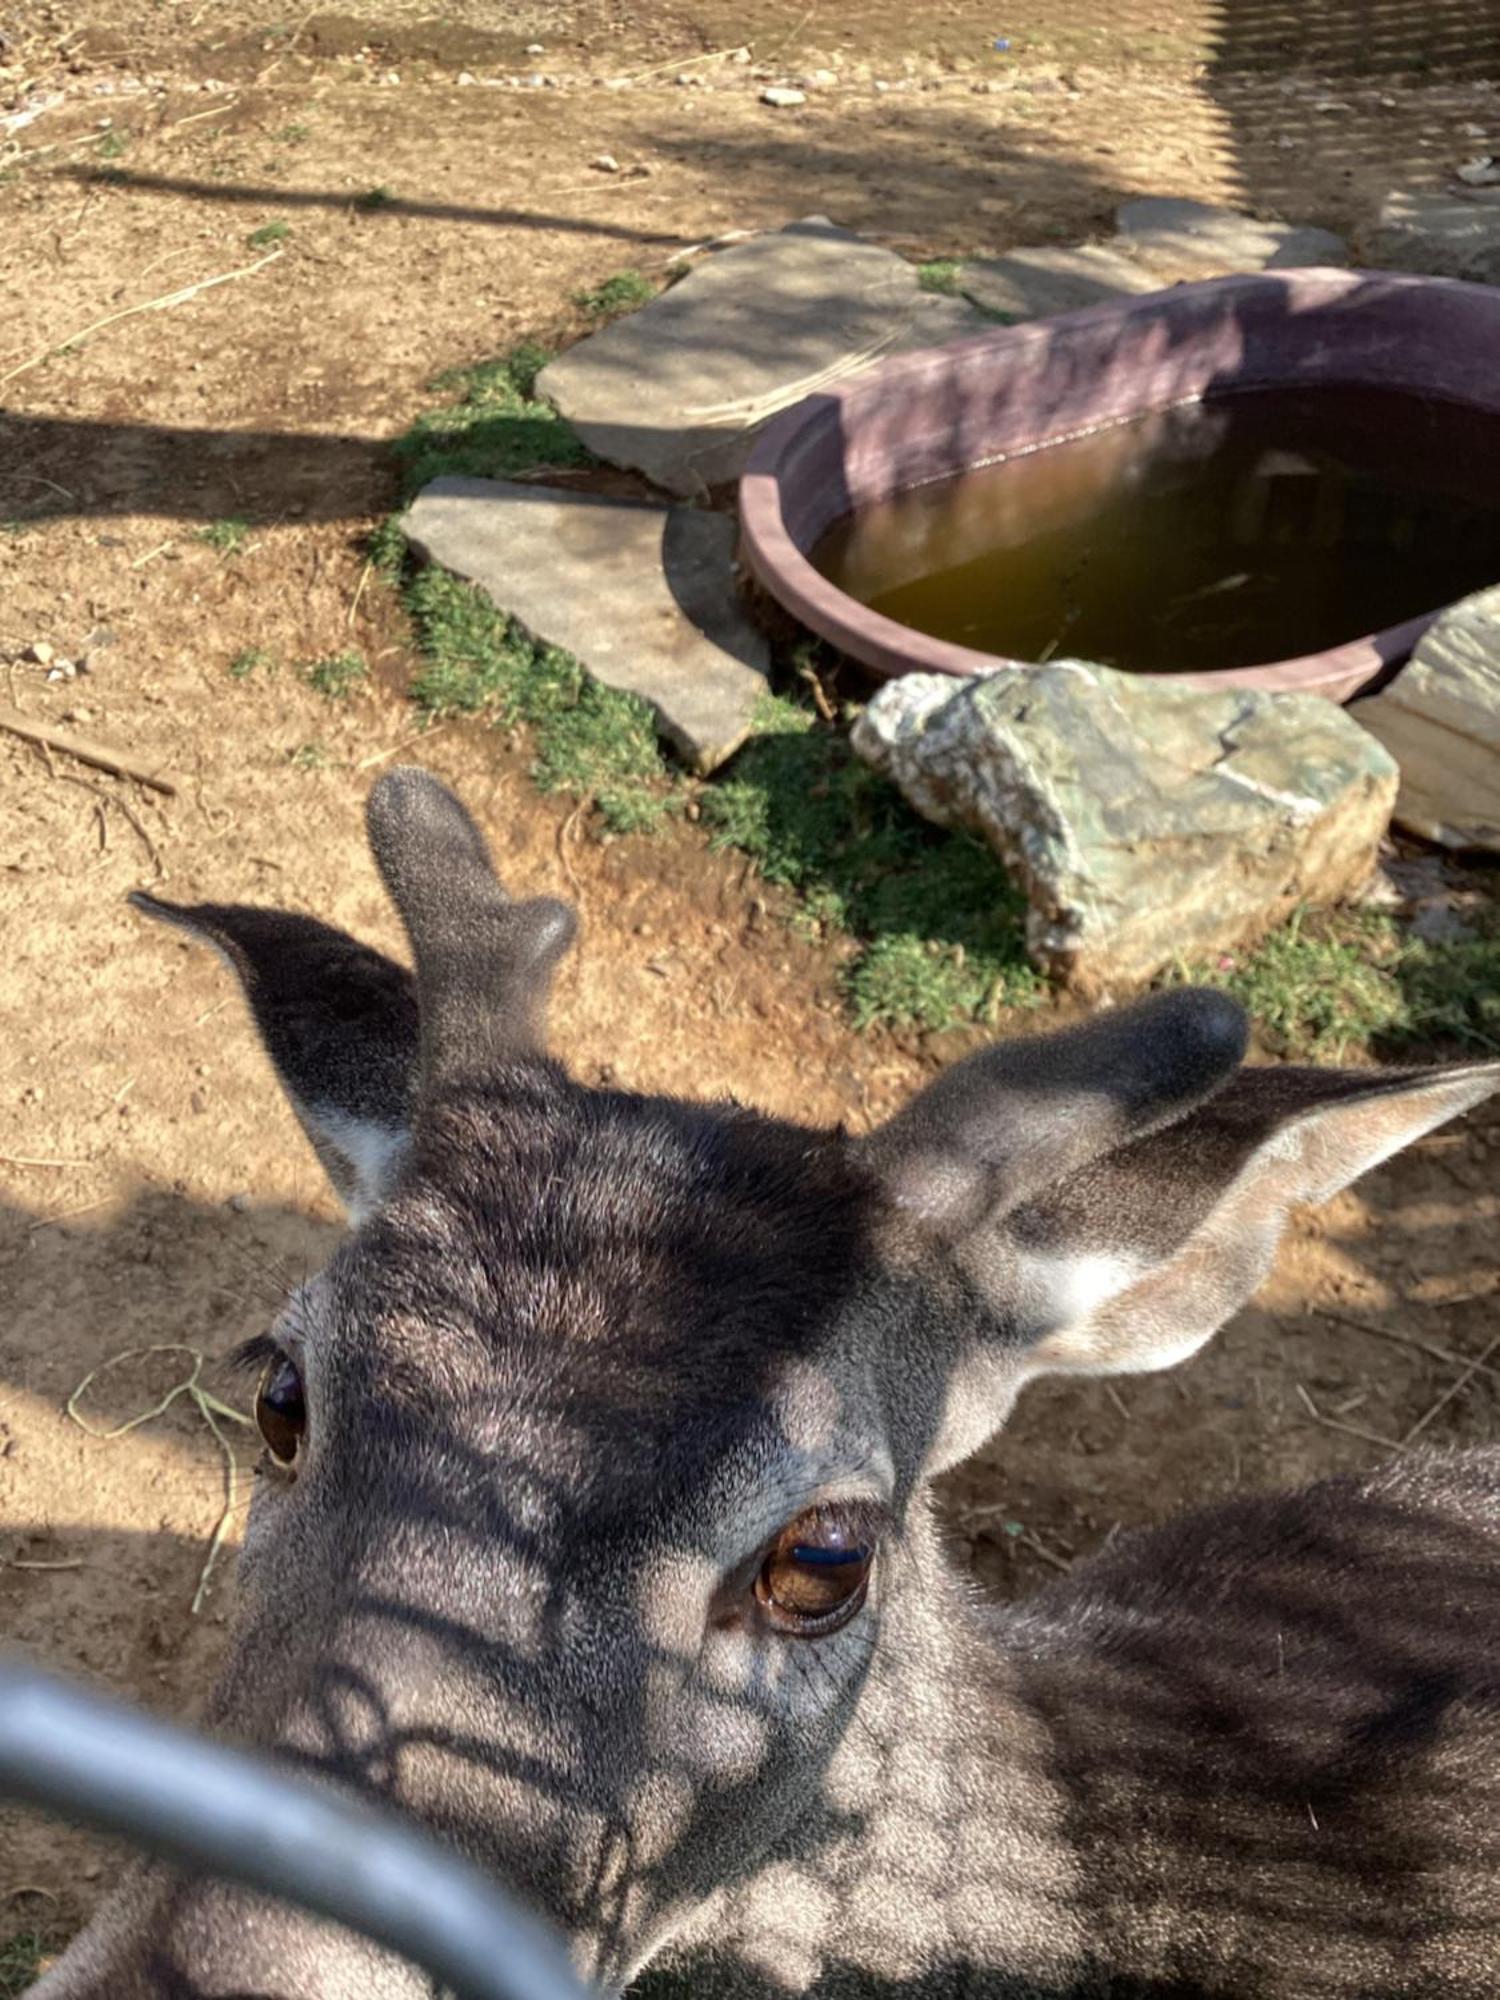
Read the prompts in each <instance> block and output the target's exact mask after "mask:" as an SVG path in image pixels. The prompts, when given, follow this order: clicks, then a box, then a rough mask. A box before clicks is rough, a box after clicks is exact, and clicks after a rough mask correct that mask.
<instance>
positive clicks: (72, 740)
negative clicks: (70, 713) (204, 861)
mask: <svg viewBox="0 0 1500 2000" xmlns="http://www.w3.org/2000/svg"><path fill="white" fill-rule="evenodd" d="M0 729H6V730H9V731H10V733H11V735H12V736H20V737H23V738H24V739H25V741H26V742H28V743H36V744H39V745H40V746H41V747H42V748H43V749H44V750H45V749H52V750H61V751H62V752H63V754H64V756H67V757H76V758H77V759H78V761H79V763H80V764H92V765H93V766H94V767H95V769H96V770H100V771H110V772H113V774H114V775H115V776H116V777H117V778H134V779H135V781H136V783H137V784H138V785H149V786H150V787H151V789H152V790H153V791H157V792H165V793H166V795H167V797H168V798H175V797H176V796H177V793H178V791H179V789H180V788H181V785H182V780H181V779H180V778H179V777H178V776H177V775H176V774H175V773H174V772H172V771H169V770H166V769H165V768H164V767H163V766H162V765H160V764H147V763H145V762H143V761H142V759H140V758H139V757H136V756H135V755H134V754H133V753H132V752H130V751H128V750H117V749H115V748H114V746H113V745H112V744H108V743H100V742H98V741H97V740H96V739H95V738H93V737H88V736H75V735H74V734H73V732H72V731H71V730H69V729H58V728H56V727H55V726H54V725H53V724H52V723H50V722H43V721H41V720H39V719H38V718H36V717H33V716H30V715H23V714H22V713H21V711H20V710H19V709H18V708H4V707H0Z"/></svg>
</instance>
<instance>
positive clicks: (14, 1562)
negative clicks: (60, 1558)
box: [5, 1556, 83, 1569]
mask: <svg viewBox="0 0 1500 2000" xmlns="http://www.w3.org/2000/svg"><path fill="white" fill-rule="evenodd" d="M5 1567H6V1568H7V1569H82V1568H83V1557H82V1556H73V1557H71V1558H70V1559H69V1560H68V1561H67V1562H31V1561H29V1560H25V1559H23V1558H22V1557H20V1556H7V1557H6V1559H5Z"/></svg>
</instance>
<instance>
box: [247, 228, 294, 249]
mask: <svg viewBox="0 0 1500 2000" xmlns="http://www.w3.org/2000/svg"><path fill="white" fill-rule="evenodd" d="M291 233H292V229H291V224H290V223H288V222H263V223H262V224H261V226H260V228H259V229H252V230H251V232H250V234H249V235H248V236H247V237H246V238H245V241H246V243H248V244H249V246H250V248H251V249H252V250H269V249H270V247H271V245H272V244H273V243H285V241H286V239H287V238H288V237H289V236H290V235H291Z"/></svg>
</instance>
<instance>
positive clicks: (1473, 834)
mask: <svg viewBox="0 0 1500 2000" xmlns="http://www.w3.org/2000/svg"><path fill="white" fill-rule="evenodd" d="M1352 712H1353V714H1354V715H1355V716H1356V717H1357V719H1358V720H1359V722H1360V723H1361V724H1362V725H1363V727H1364V728H1366V729H1368V730H1369V731H1370V733H1371V735H1373V736H1377V737H1379V739H1380V741H1381V742H1382V743H1383V744H1384V745H1385V747H1386V749H1387V750H1389V751H1390V753H1391V755H1392V756H1393V757H1394V758H1395V760H1396V762H1397V764H1398V765H1399V766H1400V767H1401V789H1400V791H1399V792H1398V793H1397V795H1396V813H1395V816H1396V819H1397V821H1398V823H1399V824H1400V825H1402V826H1404V827H1407V828H1409V829H1410V831H1411V832H1413V833H1418V834H1420V835H1421V836H1422V838H1423V839H1424V840H1435V841H1438V842H1439V843H1440V844H1441V845H1442V846H1444V847H1458V848H1469V847H1476V848H1484V849H1487V850H1488V851H1489V852H1490V853H1492V854H1497V853H1500V586H1497V587H1496V588H1494V589H1492V590H1481V591H1480V592H1478V593H1477V595H1475V596H1473V597H1466V598H1465V599H1464V600H1463V602H1462V603H1461V604H1455V605H1454V606H1453V607H1452V609H1451V610H1449V611H1445V612H1444V613H1443V615H1442V617H1441V618H1439V619H1438V621H1437V623H1436V624H1435V625H1433V626H1431V627H1430V628H1429V630H1428V631H1427V632H1426V633H1425V634H1424V635H1423V637H1422V638H1421V640H1420V641H1419V642H1418V644H1417V649H1416V651H1415V652H1414V653H1413V654H1412V656H1411V659H1410V660H1409V661H1408V662H1407V664H1406V665H1405V666H1404V667H1403V668H1402V670H1401V672H1400V673H1399V674H1397V676H1396V678H1395V679H1394V680H1393V681H1392V682H1391V683H1390V685H1389V687H1386V688H1384V689H1382V691H1381V692H1380V693H1379V694H1376V695H1371V696H1370V698H1369V699H1368V700H1367V701H1362V702H1359V703H1357V704H1356V705H1355V707H1354V709H1353V711H1352Z"/></svg>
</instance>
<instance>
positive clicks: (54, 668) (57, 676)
mask: <svg viewBox="0 0 1500 2000" xmlns="http://www.w3.org/2000/svg"><path fill="white" fill-rule="evenodd" d="M77 672H78V669H77V667H75V666H74V664H73V662H72V661H71V660H54V661H53V663H52V665H51V666H50V667H48V669H47V678H48V680H49V681H70V680H72V678H73V677H74V675H75V674H76V673H77Z"/></svg>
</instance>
